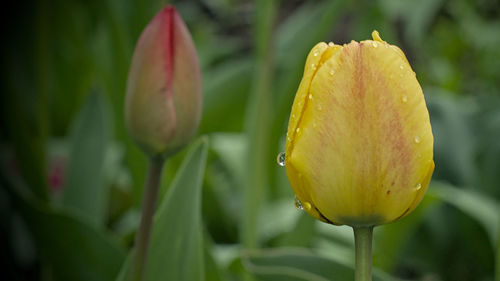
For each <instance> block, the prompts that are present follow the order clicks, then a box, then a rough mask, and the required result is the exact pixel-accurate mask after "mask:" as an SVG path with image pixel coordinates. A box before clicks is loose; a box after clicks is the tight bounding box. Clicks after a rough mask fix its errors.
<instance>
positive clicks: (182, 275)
mask: <svg viewBox="0 0 500 281" xmlns="http://www.w3.org/2000/svg"><path fill="white" fill-rule="evenodd" d="M207 150H208V141H207V138H205V137H202V138H201V139H199V140H198V141H196V142H195V143H194V144H192V145H191V149H190V150H189V153H188V155H187V156H186V158H185V160H184V162H183V163H182V166H181V168H180V169H179V171H178V172H177V174H176V177H175V179H174V181H173V182H172V184H171V186H170V188H169V189H168V192H167V193H166V194H165V198H164V199H163V200H162V201H161V204H160V206H159V208H158V210H157V212H156V214H155V220H154V225H153V230H152V234H151V240H150V246H149V252H148V257H147V265H146V268H145V275H144V280H151V281H152V280H177V281H182V280H187V281H195V280H203V278H204V261H203V255H204V253H203V240H202V234H203V231H202V228H201V187H202V179H203V175H204V171H205V164H206V160H207ZM128 267H129V265H128V264H125V265H124V266H123V267H122V271H121V273H120V275H119V278H124V277H126V276H127V275H128V274H126V272H128V270H129V268H128ZM117 280H124V279H117Z"/></svg>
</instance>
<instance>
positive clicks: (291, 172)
mask: <svg viewBox="0 0 500 281" xmlns="http://www.w3.org/2000/svg"><path fill="white" fill-rule="evenodd" d="M374 39H375V40H376V41H372V40H366V41H363V42H361V43H358V42H354V41H353V42H351V43H349V44H347V45H344V46H343V47H342V48H341V47H339V46H336V51H335V52H332V53H331V55H330V56H329V57H328V58H327V59H326V60H324V61H322V62H321V63H320V64H319V66H318V67H317V69H315V70H314V71H313V70H312V68H310V69H308V68H307V65H306V70H305V73H304V78H303V80H302V82H301V85H300V87H299V90H298V92H297V96H296V98H295V101H294V105H293V108H292V116H291V118H290V123H289V130H288V138H287V148H286V153H287V154H286V156H287V157H286V168H287V175H288V176H289V178H290V183H291V185H292V188H293V190H294V192H295V193H296V194H297V196H298V197H299V198H300V199H301V200H303V201H304V200H307V202H309V203H310V204H311V205H312V206H314V208H313V209H315V210H316V211H317V212H318V213H319V215H316V216H315V217H317V216H320V217H324V219H323V221H325V220H327V221H331V222H333V223H339V224H349V225H376V224H381V223H386V222H389V221H393V220H395V219H397V218H399V217H401V216H402V215H405V214H406V213H407V212H409V211H411V210H413V208H415V207H416V205H417V204H418V202H420V200H421V198H422V196H423V193H424V192H425V190H426V188H427V185H428V180H430V175H431V174H432V169H431V168H430V167H431V166H432V167H433V165H434V164H433V162H432V159H433V151H432V149H433V136H432V131H431V127H430V121H429V114H428V112H427V107H426V105H425V100H424V96H423V93H422V89H421V88H420V85H419V83H418V81H417V79H416V77H415V74H414V72H413V71H412V69H411V67H410V65H409V64H408V62H407V60H406V58H405V57H404V54H403V53H402V52H401V51H400V50H399V48H394V47H393V46H391V45H389V44H387V43H385V42H383V41H382V42H380V41H381V39H380V37H379V36H374ZM379 39H380V40H379ZM318 46H322V48H323V52H322V53H325V48H328V45H326V44H324V45H323V44H319V45H317V46H316V47H318ZM316 47H315V48H316ZM332 48H333V47H332ZM398 50H399V51H398ZM313 51H314V49H313ZM318 56H319V55H318ZM310 59H311V54H310V55H309V57H308V63H314V62H313V61H312V60H311V61H310ZM312 59H314V57H313V58H312ZM317 62H320V60H318V61H316V63H317ZM305 97H307V99H306V98H305ZM309 97H311V98H309ZM429 171H430V172H429ZM313 216H314V215H313Z"/></svg>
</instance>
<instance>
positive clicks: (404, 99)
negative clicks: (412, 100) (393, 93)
mask: <svg viewBox="0 0 500 281" xmlns="http://www.w3.org/2000/svg"><path fill="white" fill-rule="evenodd" d="M401 101H402V102H404V103H406V102H407V101H408V97H407V96H406V95H403V96H402V97H401Z"/></svg>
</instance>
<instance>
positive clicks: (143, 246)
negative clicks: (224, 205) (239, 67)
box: [125, 6, 202, 281]
mask: <svg viewBox="0 0 500 281" xmlns="http://www.w3.org/2000/svg"><path fill="white" fill-rule="evenodd" d="M201 99H202V96H201V73H200V66H199V63H198V57H197V55H196V50H195V47H194V44H193V40H192V39H191V36H190V34H189V31H188V30H187V28H186V26H185V25H184V22H183V21H182V19H181V18H180V16H179V14H178V13H177V11H176V10H175V8H174V7H172V6H166V7H165V8H164V9H163V10H162V11H160V12H159V13H158V14H157V15H156V16H155V17H154V18H153V20H152V21H151V22H150V23H149V24H148V25H147V27H146V28H145V29H144V31H143V32H142V34H141V36H140V38H139V41H138V43H137V46H136V48H135V51H134V56H133V58H132V64H131V66H130V72H129V76H128V83H127V94H126V101H125V123H126V126H127V129H128V132H129V134H130V136H131V137H132V139H133V140H134V141H135V142H136V143H137V145H138V146H139V147H140V148H141V149H142V150H143V151H144V152H145V153H146V154H148V155H149V157H150V165H149V170H148V176H147V181H146V186H145V189H144V197H143V203H142V213H141V222H140V225H139V228H138V230H137V234H136V238H135V251H134V260H133V264H132V270H131V271H130V279H131V280H134V281H136V280H142V278H143V275H144V274H143V273H144V268H145V266H146V265H147V262H146V257H147V252H148V251H147V250H148V247H149V237H150V233H151V229H152V224H153V215H154V212H155V206H156V198H157V196H158V188H159V186H160V179H161V172H162V168H163V163H164V159H165V157H167V156H170V155H172V154H173V153H175V152H176V151H178V150H179V149H180V148H182V147H183V146H184V145H186V144H187V142H188V141H189V140H190V139H191V138H192V137H193V136H194V135H195V133H196V131H197V129H198V125H199V122H200V117H201V106H202V102H201Z"/></svg>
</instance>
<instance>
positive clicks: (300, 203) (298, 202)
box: [293, 196, 304, 210]
mask: <svg viewBox="0 0 500 281" xmlns="http://www.w3.org/2000/svg"><path fill="white" fill-rule="evenodd" d="M293 204H294V205H295V208H297V210H304V206H302V202H300V200H299V198H298V197H297V196H295V200H294V201H293Z"/></svg>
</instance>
